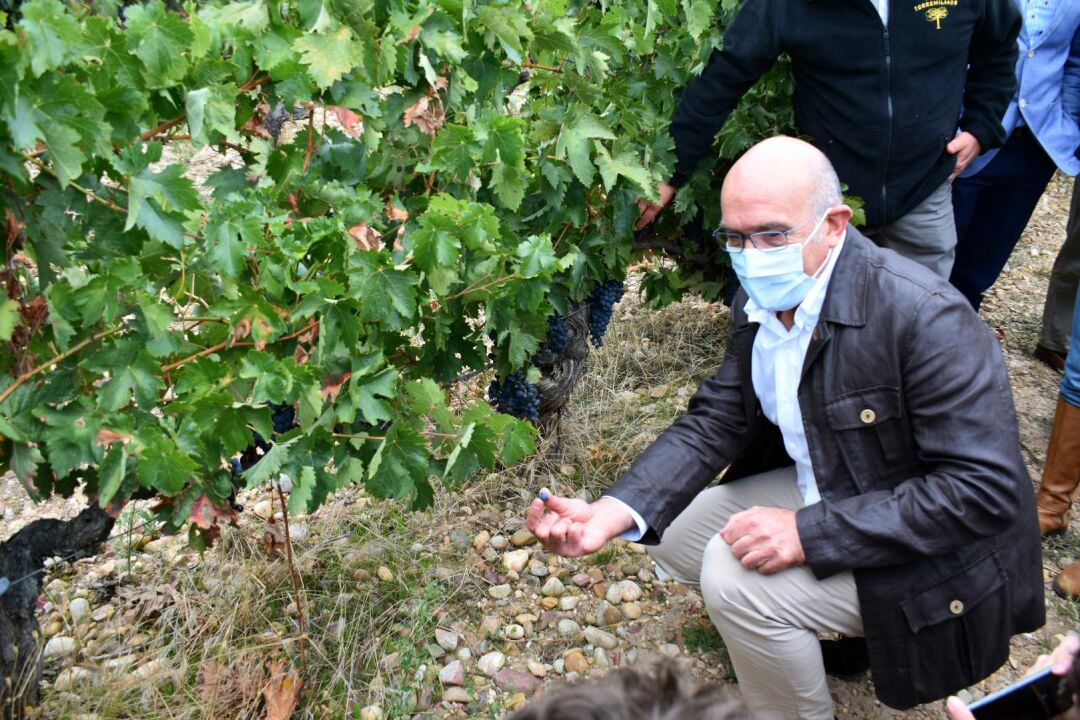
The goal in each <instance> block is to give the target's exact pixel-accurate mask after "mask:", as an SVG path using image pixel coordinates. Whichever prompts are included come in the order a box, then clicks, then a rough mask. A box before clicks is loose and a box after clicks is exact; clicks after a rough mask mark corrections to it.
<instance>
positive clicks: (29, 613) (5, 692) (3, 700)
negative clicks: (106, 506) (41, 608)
mask: <svg viewBox="0 0 1080 720" xmlns="http://www.w3.org/2000/svg"><path fill="white" fill-rule="evenodd" d="M113 522H114V519H113V518H112V517H110V516H109V514H108V513H106V512H105V511H104V510H102V509H101V508H99V507H98V506H97V505H92V506H90V507H88V508H86V509H85V510H83V511H82V512H81V513H79V514H78V515H77V516H76V517H74V518H72V519H71V520H54V519H46V520H35V521H34V522H32V523H30V524H29V525H27V526H26V527H24V528H23V529H22V530H20V531H19V532H17V533H15V534H14V535H12V536H11V537H10V538H8V539H7V540H6V541H4V542H3V543H0V578H6V579H7V580H8V582H10V583H12V585H11V586H10V587H9V588H8V589H7V591H6V592H5V593H4V594H3V595H0V718H3V719H4V720H16V719H17V718H22V717H23V716H24V715H25V714H26V709H27V708H28V707H32V706H33V705H36V704H37V699H38V685H39V684H40V682H41V669H42V658H41V652H40V650H41V649H40V647H39V645H38V642H39V638H40V637H41V627H40V625H39V624H38V619H37V599H38V596H39V595H41V587H42V584H43V582H44V577H45V573H44V572H42V569H43V568H44V567H45V561H46V560H47V559H49V558H51V557H55V556H61V557H64V558H68V559H73V558H76V557H83V556H86V555H92V554H94V552H95V550H96V548H97V546H98V545H100V544H101V543H102V542H104V541H105V539H106V538H108V537H109V532H110V531H111V530H112V526H113Z"/></svg>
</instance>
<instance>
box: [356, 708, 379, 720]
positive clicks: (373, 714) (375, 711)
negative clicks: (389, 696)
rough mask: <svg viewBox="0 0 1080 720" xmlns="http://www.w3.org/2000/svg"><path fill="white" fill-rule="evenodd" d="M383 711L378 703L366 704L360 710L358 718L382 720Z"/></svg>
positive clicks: (362, 719)
mask: <svg viewBox="0 0 1080 720" xmlns="http://www.w3.org/2000/svg"><path fill="white" fill-rule="evenodd" d="M382 717H383V711H382V708H381V707H379V706H378V705H368V706H367V707H365V708H362V709H361V710H360V720H382Z"/></svg>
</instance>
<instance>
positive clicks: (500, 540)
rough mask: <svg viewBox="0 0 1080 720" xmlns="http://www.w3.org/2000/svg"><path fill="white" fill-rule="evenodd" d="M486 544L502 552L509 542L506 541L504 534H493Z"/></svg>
mask: <svg viewBox="0 0 1080 720" xmlns="http://www.w3.org/2000/svg"><path fill="white" fill-rule="evenodd" d="M488 545H490V546H491V548H492V549H493V550H496V551H497V552H502V551H503V550H505V549H506V547H507V545H509V543H508V542H507V541H506V536H505V535H493V536H492V537H491V540H489V541H488Z"/></svg>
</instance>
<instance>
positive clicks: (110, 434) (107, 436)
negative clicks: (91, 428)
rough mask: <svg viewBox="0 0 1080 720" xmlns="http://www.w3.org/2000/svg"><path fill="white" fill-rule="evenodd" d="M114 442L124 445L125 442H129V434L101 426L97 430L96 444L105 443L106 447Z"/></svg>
mask: <svg viewBox="0 0 1080 720" xmlns="http://www.w3.org/2000/svg"><path fill="white" fill-rule="evenodd" d="M116 442H118V443H123V444H125V445H126V444H127V443H129V442H131V436H130V435H125V434H124V433H121V432H117V431H116V430H110V429H109V428H101V429H100V430H98V434H97V444H98V445H105V446H106V447H108V446H109V445H112V444H113V443H116Z"/></svg>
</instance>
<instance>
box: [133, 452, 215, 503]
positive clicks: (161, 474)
mask: <svg viewBox="0 0 1080 720" xmlns="http://www.w3.org/2000/svg"><path fill="white" fill-rule="evenodd" d="M198 467H199V465H198V463H196V462H195V461H194V460H192V459H191V458H190V457H188V455H187V454H186V453H184V452H183V451H181V450H180V449H179V448H178V447H177V446H176V445H175V444H174V443H173V442H171V441H169V440H167V439H165V438H158V439H156V440H155V441H154V442H151V443H149V444H147V445H145V446H144V447H143V448H142V450H141V451H140V452H139V460H138V463H137V464H136V469H135V475H136V477H137V478H138V479H139V484H141V485H142V486H143V487H146V488H152V489H154V490H157V491H158V492H159V493H161V494H162V495H166V496H172V495H176V494H177V493H179V492H180V491H181V490H183V489H184V487H185V486H186V485H187V482H188V480H189V479H190V478H191V475H192V474H193V473H194V472H195V471H196V470H197V469H198Z"/></svg>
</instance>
